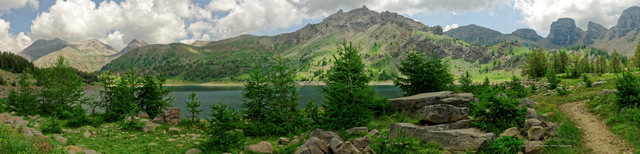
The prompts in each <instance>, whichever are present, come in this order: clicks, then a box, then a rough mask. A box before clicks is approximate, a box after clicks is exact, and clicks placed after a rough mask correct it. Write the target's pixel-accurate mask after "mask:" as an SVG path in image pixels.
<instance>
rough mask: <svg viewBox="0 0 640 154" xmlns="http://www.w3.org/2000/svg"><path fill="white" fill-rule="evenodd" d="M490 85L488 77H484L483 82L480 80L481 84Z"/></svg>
mask: <svg viewBox="0 0 640 154" xmlns="http://www.w3.org/2000/svg"><path fill="white" fill-rule="evenodd" d="M490 85H491V81H489V77H484V82H482V86H485V87H488V86H490Z"/></svg>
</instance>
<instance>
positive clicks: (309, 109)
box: [304, 102, 322, 128]
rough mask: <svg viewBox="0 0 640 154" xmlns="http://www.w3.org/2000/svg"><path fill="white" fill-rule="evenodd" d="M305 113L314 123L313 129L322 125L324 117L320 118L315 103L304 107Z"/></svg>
mask: <svg viewBox="0 0 640 154" xmlns="http://www.w3.org/2000/svg"><path fill="white" fill-rule="evenodd" d="M304 111H305V116H306V118H307V119H309V120H311V122H312V123H313V126H312V127H311V128H313V127H315V126H320V124H321V123H322V121H321V120H322V117H320V116H321V114H320V111H319V110H318V106H317V105H316V104H314V103H313V102H309V103H307V105H305V107H304Z"/></svg>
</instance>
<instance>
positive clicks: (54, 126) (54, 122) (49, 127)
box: [42, 118, 62, 134]
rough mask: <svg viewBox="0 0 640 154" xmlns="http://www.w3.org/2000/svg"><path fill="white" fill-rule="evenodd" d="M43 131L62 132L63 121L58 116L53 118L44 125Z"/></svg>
mask: <svg viewBox="0 0 640 154" xmlns="http://www.w3.org/2000/svg"><path fill="white" fill-rule="evenodd" d="M42 133H51V134H60V133H62V122H61V121H60V120H58V118H52V119H51V120H49V121H48V122H46V123H45V124H44V125H43V126H42Z"/></svg>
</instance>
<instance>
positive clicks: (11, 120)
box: [0, 112, 44, 136]
mask: <svg viewBox="0 0 640 154" xmlns="http://www.w3.org/2000/svg"><path fill="white" fill-rule="evenodd" d="M39 117H40V116H38V115H36V116H33V117H32V119H36V118H39ZM0 124H7V125H9V126H11V127H13V128H15V129H18V128H22V133H23V134H24V135H25V136H44V135H42V132H41V131H39V130H38V129H35V128H31V127H29V126H27V125H28V124H29V121H27V120H24V117H22V116H13V115H12V114H10V113H6V112H5V113H0ZM35 125H37V124H34V126H35Z"/></svg>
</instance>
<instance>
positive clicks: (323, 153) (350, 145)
mask: <svg viewBox="0 0 640 154" xmlns="http://www.w3.org/2000/svg"><path fill="white" fill-rule="evenodd" d="M348 130H369V129H368V128H366V127H355V128H351V129H348ZM373 131H374V130H372V132H373ZM375 131H377V130H375ZM355 132H359V133H355ZM355 132H352V133H353V134H362V135H365V134H363V133H366V132H364V131H355ZM294 140H297V138H296V139H294ZM292 142H294V141H292ZM371 143H372V141H371V138H370V137H369V136H364V137H360V138H356V139H353V140H352V141H344V140H343V139H342V138H341V137H340V136H339V135H338V134H337V133H336V132H332V131H325V130H322V129H316V130H314V131H313V132H311V133H310V134H309V139H307V140H305V141H304V143H303V144H302V145H301V146H299V147H298V148H296V152H295V153H296V154H332V153H336V154H337V153H346V154H359V153H366V152H367V149H368V147H369V144H371Z"/></svg>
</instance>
